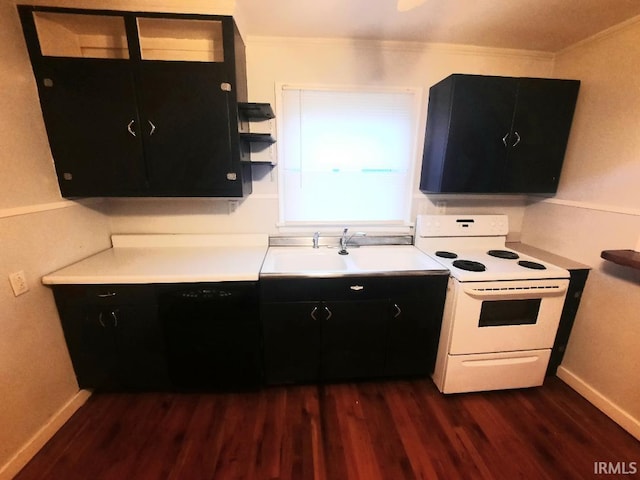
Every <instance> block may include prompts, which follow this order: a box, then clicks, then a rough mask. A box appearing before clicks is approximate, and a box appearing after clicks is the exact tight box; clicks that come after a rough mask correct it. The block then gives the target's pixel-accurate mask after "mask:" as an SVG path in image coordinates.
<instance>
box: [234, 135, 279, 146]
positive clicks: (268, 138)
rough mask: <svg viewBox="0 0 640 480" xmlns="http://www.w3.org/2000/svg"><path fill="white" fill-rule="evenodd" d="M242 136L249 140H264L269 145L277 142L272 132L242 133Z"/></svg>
mask: <svg viewBox="0 0 640 480" xmlns="http://www.w3.org/2000/svg"><path fill="white" fill-rule="evenodd" d="M240 138H242V139H243V140H246V141H248V142H263V143H267V144H269V145H271V144H273V143H276V139H275V138H273V137H272V136H271V134H270V133H241V134H240Z"/></svg>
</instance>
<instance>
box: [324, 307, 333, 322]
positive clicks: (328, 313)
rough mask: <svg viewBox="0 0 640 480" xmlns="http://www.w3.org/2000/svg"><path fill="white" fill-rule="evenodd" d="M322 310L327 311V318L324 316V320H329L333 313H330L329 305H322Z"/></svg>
mask: <svg viewBox="0 0 640 480" xmlns="http://www.w3.org/2000/svg"><path fill="white" fill-rule="evenodd" d="M324 311H325V312H327V318H325V320H329V319H330V318H331V317H333V313H331V310H329V307H327V306H326V305H325V306H324Z"/></svg>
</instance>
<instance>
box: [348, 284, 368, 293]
mask: <svg viewBox="0 0 640 480" xmlns="http://www.w3.org/2000/svg"><path fill="white" fill-rule="evenodd" d="M349 288H350V289H351V290H353V291H354V292H359V291H360V290H364V287H363V286H362V285H351V286H350V287H349Z"/></svg>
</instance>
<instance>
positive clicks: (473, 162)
mask: <svg viewBox="0 0 640 480" xmlns="http://www.w3.org/2000/svg"><path fill="white" fill-rule="evenodd" d="M450 78H451V79H447V80H449V81H452V82H454V83H453V85H452V86H448V85H446V83H442V84H439V85H437V86H435V87H434V89H435V91H434V92H433V95H435V96H437V95H438V90H439V89H448V88H451V89H452V90H451V93H450V95H451V98H450V101H441V102H436V104H437V105H438V106H437V108H438V109H446V110H447V113H446V114H443V113H442V112H436V111H433V109H431V108H430V111H429V119H428V120H427V138H426V141H427V142H429V141H431V140H430V138H429V137H430V136H429V129H430V128H436V126H434V125H432V126H431V127H430V126H429V122H434V123H436V122H440V123H441V122H443V121H444V122H445V125H446V127H445V130H444V131H443V133H444V135H446V141H445V142H444V143H443V144H442V147H441V148H443V149H444V151H443V152H432V154H435V155H436V156H435V160H432V159H430V158H425V160H426V161H427V162H430V161H435V162H440V161H441V162H443V165H441V166H440V167H439V168H438V169H436V170H435V171H434V170H433V169H431V173H430V174H431V175H436V176H437V175H438V174H439V173H438V170H440V172H441V181H440V185H438V186H437V189H436V191H439V192H451V193H467V192H468V193H473V192H482V193H489V192H500V191H501V190H502V184H503V178H504V169H505V159H506V147H505V142H507V141H508V139H509V134H510V131H511V122H512V117H513V108H514V105H515V98H516V88H517V82H516V80H515V79H513V78H503V77H483V76H474V75H454V76H452V77H450ZM431 95H432V94H431V93H430V100H429V101H430V102H431ZM447 127H448V128H447ZM425 152H429V148H428V147H427V146H426V147H425ZM438 159H439V160H438Z"/></svg>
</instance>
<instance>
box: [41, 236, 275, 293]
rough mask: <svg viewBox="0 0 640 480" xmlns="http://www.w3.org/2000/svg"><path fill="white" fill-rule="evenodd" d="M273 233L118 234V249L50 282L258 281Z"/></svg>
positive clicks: (52, 277) (50, 276)
mask: <svg viewBox="0 0 640 480" xmlns="http://www.w3.org/2000/svg"><path fill="white" fill-rule="evenodd" d="M268 243H269V239H268V236H267V235H114V236H112V244H113V248H110V249H108V250H104V251H102V252H100V253H97V254H95V255H92V256H91V257H88V258H86V259H84V260H81V261H79V262H77V263H74V264H72V265H69V266H68V267H65V268H62V269H60V270H57V271H55V272H53V273H50V274H48V275H45V276H44V277H43V278H42V283H44V284H45V285H60V284H117V283H181V282H225V281H256V280H258V278H259V274H260V268H261V267H262V262H263V260H264V257H265V254H266V252H267V247H268Z"/></svg>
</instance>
